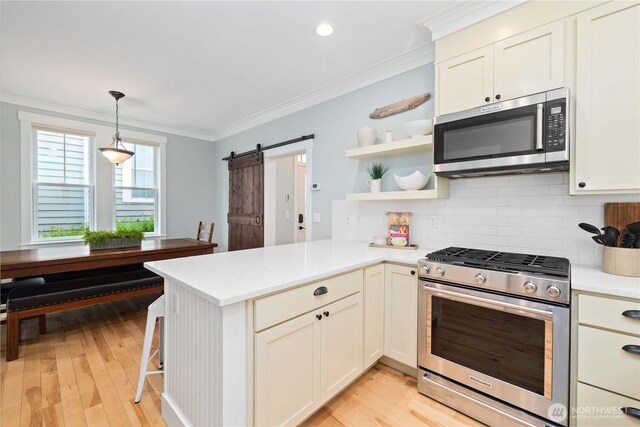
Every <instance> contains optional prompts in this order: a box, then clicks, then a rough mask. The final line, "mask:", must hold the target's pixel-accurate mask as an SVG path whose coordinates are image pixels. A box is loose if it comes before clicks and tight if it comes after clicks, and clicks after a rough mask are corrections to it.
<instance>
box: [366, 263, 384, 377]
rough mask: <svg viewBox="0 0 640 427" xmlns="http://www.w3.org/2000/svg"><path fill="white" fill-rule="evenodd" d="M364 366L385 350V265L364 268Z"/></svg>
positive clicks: (377, 357) (380, 355) (371, 362)
mask: <svg viewBox="0 0 640 427" xmlns="http://www.w3.org/2000/svg"><path fill="white" fill-rule="evenodd" d="M363 299H364V304H363V305H364V307H363V309H364V344H363V346H364V354H363V363H364V365H363V366H364V368H365V369H366V368H368V367H370V366H371V365H373V364H374V363H376V362H377V361H378V359H380V357H382V354H383V352H384V265H383V264H380V265H376V266H374V267H369V268H367V269H365V270H364V295H363Z"/></svg>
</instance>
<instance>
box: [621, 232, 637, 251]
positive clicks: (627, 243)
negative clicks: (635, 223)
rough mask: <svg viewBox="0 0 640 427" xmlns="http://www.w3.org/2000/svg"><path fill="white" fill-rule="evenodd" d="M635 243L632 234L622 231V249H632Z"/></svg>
mask: <svg viewBox="0 0 640 427" xmlns="http://www.w3.org/2000/svg"><path fill="white" fill-rule="evenodd" d="M635 241H636V235H635V234H633V233H629V230H624V231H623V232H622V247H623V248H632V247H633V245H634V243H635Z"/></svg>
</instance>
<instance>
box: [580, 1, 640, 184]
mask: <svg viewBox="0 0 640 427" xmlns="http://www.w3.org/2000/svg"><path fill="white" fill-rule="evenodd" d="M576 43H577V74H576V85H577V86H576V96H575V98H576V140H575V155H576V164H575V183H574V185H575V187H574V190H575V192H576V193H583V192H589V191H599V192H612V193H615V192H631V191H637V190H639V189H640V167H638V159H640V126H638V117H640V4H638V3H637V2H611V3H607V4H604V5H602V6H598V7H596V8H593V9H589V10H588V11H586V12H584V13H581V14H580V15H578V23H577V40H576Z"/></svg>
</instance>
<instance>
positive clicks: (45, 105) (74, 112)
mask: <svg viewBox="0 0 640 427" xmlns="http://www.w3.org/2000/svg"><path fill="white" fill-rule="evenodd" d="M0 102H5V103H7V104H15V105H19V106H24V107H31V108H37V109H39V110H46V111H51V112H54V113H60V114H68V115H71V116H76V117H80V118H85V119H92V120H99V121H102V122H107V123H109V122H112V121H113V119H114V116H112V115H109V114H103V113H97V112H95V111H89V110H83V109H80V108H74V107H67V106H64V105H58V104H52V103H49V102H44V101H37V100H35V99H31V98H25V97H22V96H16V95H9V94H5V93H0ZM120 124H122V125H125V126H132V127H136V128H140V129H143V130H148V131H156V132H162V133H169V134H172V135H180V136H186V137H189V138H195V139H201V140H204V141H212V139H211V135H210V134H206V133H202V132H196V131H191V130H185V129H178V128H173V127H169V126H163V125H158V124H155V123H148V122H142V121H138V120H128V119H126V118H122V117H121V118H120Z"/></svg>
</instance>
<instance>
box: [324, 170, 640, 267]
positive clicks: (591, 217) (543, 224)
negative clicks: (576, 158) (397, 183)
mask: <svg viewBox="0 0 640 427" xmlns="http://www.w3.org/2000/svg"><path fill="white" fill-rule="evenodd" d="M607 202H640V195H624V196H623V195H608V196H569V174H568V173H554V174H538V175H514V176H504V177H487V178H482V177H481V178H469V179H456V180H450V197H449V199H446V200H428V201H412V202H408V201H407V202H395V203H393V202H346V201H335V202H334V203H333V222H332V224H333V227H332V235H333V238H334V239H344V240H353V241H360V242H371V238H372V236H373V235H383V236H384V235H386V216H385V215H384V213H385V211H389V210H393V211H408V212H413V217H412V223H411V230H410V233H411V241H412V243H416V244H418V245H419V249H418V251H419V252H420V253H423V254H426V253H427V252H430V251H434V250H437V249H442V248H446V247H448V246H462V247H473V248H480V249H489V250H500V251H509V252H524V253H533V254H543V255H552V256H560V257H565V258H568V259H569V260H570V261H571V262H572V263H574V264H583V265H595V266H599V265H601V263H602V246H600V245H597V244H595V243H594V242H593V240H591V237H590V236H591V235H590V234H588V233H587V232H585V231H583V230H581V229H579V228H578V223H580V222H587V223H590V224H593V225H596V226H598V227H603V225H604V224H603V221H604V203H607ZM432 219H433V220H434V221H435V226H434V227H432V226H431V224H430V220H432ZM347 222H349V224H347Z"/></svg>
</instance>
